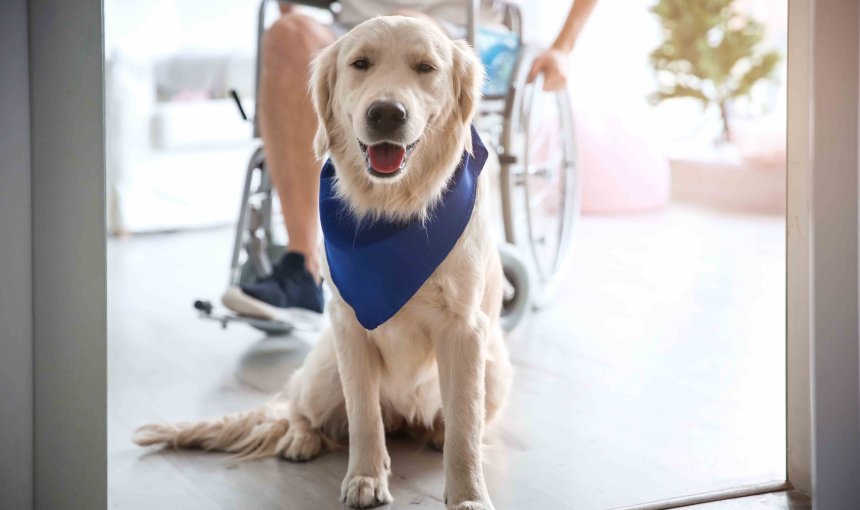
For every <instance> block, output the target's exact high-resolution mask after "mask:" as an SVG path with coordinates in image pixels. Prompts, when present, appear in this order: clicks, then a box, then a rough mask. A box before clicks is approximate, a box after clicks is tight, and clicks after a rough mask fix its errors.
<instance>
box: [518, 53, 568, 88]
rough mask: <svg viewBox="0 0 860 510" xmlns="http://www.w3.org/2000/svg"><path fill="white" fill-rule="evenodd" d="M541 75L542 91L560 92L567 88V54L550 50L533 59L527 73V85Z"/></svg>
mask: <svg viewBox="0 0 860 510" xmlns="http://www.w3.org/2000/svg"><path fill="white" fill-rule="evenodd" d="M540 74H543V89H544V90H545V91H547V92H554V91H557V90H561V89H563V88H564V87H566V86H567V53H565V52H563V51H562V50H559V49H557V48H550V49H548V50H546V51H544V52H543V53H541V54H540V55H538V57H537V58H536V59H535V61H534V63H532V68H531V71H529V76H528V80H527V81H528V83H532V82H534V81H535V78H537V77H538V75H540Z"/></svg>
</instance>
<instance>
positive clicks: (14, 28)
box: [0, 0, 33, 509]
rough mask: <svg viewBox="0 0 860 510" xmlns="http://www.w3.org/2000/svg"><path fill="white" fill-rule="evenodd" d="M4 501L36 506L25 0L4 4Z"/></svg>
mask: <svg viewBox="0 0 860 510" xmlns="http://www.w3.org/2000/svg"><path fill="white" fill-rule="evenodd" d="M0 49H2V50H0V51H2V56H0V91H2V93H0V261H2V266H0V495H2V496H0V506H2V507H3V508H15V509H17V508H22V509H26V508H31V507H32V504H33V462H32V460H33V459H32V452H33V432H32V429H33V371H32V368H33V344H32V340H33V336H32V321H33V313H32V308H31V302H32V296H31V288H30V276H31V271H30V109H29V105H30V97H29V92H28V90H27V88H28V72H29V68H28V62H27V0H4V1H3V2H2V3H0Z"/></svg>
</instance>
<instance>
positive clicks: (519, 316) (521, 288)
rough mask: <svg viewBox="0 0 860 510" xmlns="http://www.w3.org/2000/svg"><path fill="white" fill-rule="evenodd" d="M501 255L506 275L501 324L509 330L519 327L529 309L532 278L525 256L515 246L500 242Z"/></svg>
mask: <svg viewBox="0 0 860 510" xmlns="http://www.w3.org/2000/svg"><path fill="white" fill-rule="evenodd" d="M499 256H500V258H501V260H502V271H503V272H504V275H505V282H504V289H503V293H502V314H501V315H502V316H501V324H502V329H504V330H505V332H509V331H512V330H513V329H514V328H516V327H517V325H518V324H519V323H520V322H521V321H522V320H523V318H524V317H525V315H526V313H527V312H528V310H529V303H530V302H531V296H530V293H531V292H530V291H531V288H530V280H531V279H530V278H529V270H528V268H527V267H526V265H525V263H524V262H523V257H522V255H521V254H520V252H519V250H518V249H517V248H516V247H515V246H513V245H511V244H507V243H503V244H500V245H499Z"/></svg>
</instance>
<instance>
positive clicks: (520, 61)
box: [195, 0, 579, 333]
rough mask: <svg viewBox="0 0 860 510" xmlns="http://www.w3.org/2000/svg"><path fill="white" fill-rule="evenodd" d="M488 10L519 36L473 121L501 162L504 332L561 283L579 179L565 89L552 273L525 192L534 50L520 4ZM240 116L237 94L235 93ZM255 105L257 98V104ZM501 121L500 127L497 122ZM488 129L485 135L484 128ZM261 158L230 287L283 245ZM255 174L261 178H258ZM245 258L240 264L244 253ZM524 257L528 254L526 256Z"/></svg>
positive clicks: (263, 9) (261, 26) (560, 98)
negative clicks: (497, 89)
mask: <svg viewBox="0 0 860 510" xmlns="http://www.w3.org/2000/svg"><path fill="white" fill-rule="evenodd" d="M270 2H277V3H279V2H280V0H261V2H260V8H259V13H258V20H257V21H258V27H257V57H256V77H255V90H257V91H259V85H260V73H261V69H262V64H263V62H262V58H263V55H262V40H263V36H264V33H265V30H266V28H265V21H266V14H267V10H268V7H269V4H270ZM290 3H294V4H300V5H305V6H310V7H315V8H320V9H325V10H328V11H329V12H333V10H332V6H333V4H335V3H336V2H333V1H328V0H300V1H294V2H290ZM481 5H482V4H481V0H468V15H467V27H466V29H467V36H468V41H469V43H470V44H471V45H472V46H473V47H474V48H475V50H476V51H478V50H479V49H478V47H477V44H478V30H479V20H478V18H479V14H480V8H481ZM492 5H493V7H495V8H500V9H501V14H502V21H503V23H504V24H505V25H506V26H507V27H508V28H509V29H510V30H511V31H513V32H514V33H516V34H517V36H518V39H519V42H520V48H521V52H520V55H519V56H518V58H517V62H516V65H515V68H514V72H513V74H512V76H511V79H510V82H509V88H508V93H507V94H505V95H503V96H497V97H493V96H490V97H485V98H484V100H483V101H482V102H481V107H480V109H479V114H478V117H477V118H476V120H475V123H476V125H477V127H478V129H479V130H480V131H481V132H482V133H490V134H491V135H492V136H491V137H488V138H489V139H488V140H487V141H486V142H487V144H488V145H490V146H491V147H492V148H493V149H495V152H496V154H497V155H498V159H499V166H500V173H499V184H500V191H501V197H500V199H501V200H500V205H501V216H502V226H503V229H502V230H503V233H504V241H505V243H503V244H502V245H500V246H499V253H500V255H501V258H502V265H503V268H504V272H505V278H506V285H505V302H504V306H503V314H502V325H503V327H504V328H505V329H506V330H511V329H513V328H514V327H515V326H516V325H517V324H518V323H519V322H520V320H521V319H522V318H523V317H524V315H525V313H526V312H527V310H528V309H529V308H530V306H536V307H539V306H542V305H543V304H545V303H546V302H547V301H548V300H549V299H550V298H551V297H552V295H553V293H554V291H555V289H556V286H557V281H558V277H559V275H560V274H562V273H563V271H564V270H565V268H566V266H567V261H568V253H569V249H568V248H569V246H570V243H571V235H572V230H573V223H574V221H575V219H576V216H577V214H578V211H579V186H578V174H577V172H576V165H575V146H574V142H573V119H572V113H571V108H570V99H569V97H568V94H567V91H566V90H563V91H560V92H554V93H551V94H552V95H553V96H554V98H555V100H556V108H557V111H558V114H559V118H558V120H559V127H560V130H561V131H562V132H563V133H562V135H560V136H559V138H560V140H561V147H560V149H561V151H562V154H561V155H560V160H559V164H560V168H559V169H558V174H559V178H560V179H562V190H561V194H562V201H563V203H562V210H561V212H560V217H559V218H558V225H557V232H556V236H557V240H556V245H557V249H556V250H555V253H554V256H553V257H551V259H552V260H551V261H550V263H549V267H542V266H544V265H545V264H544V262H543V261H542V260H541V257H540V256H539V254H538V249H539V247H538V244H539V242H540V239H538V237H537V235H538V234H536V228H535V225H534V223H535V218H534V217H533V216H534V213H533V211H532V209H533V206H532V204H531V203H530V201H529V197H530V194H531V193H532V192H533V191H534V190H535V188H536V187H537V186H538V185H539V182H538V180H539V178H540V177H541V176H543V175H546V174H547V172H548V170H547V169H541V168H538V167H535V166H534V165H532V164H531V163H530V162H529V150H530V149H531V147H530V139H529V127H530V125H531V123H532V122H533V120H534V119H533V113H534V111H535V109H534V108H532V106H533V102H534V100H535V97H536V94H542V93H543V92H540V91H539V90H538V89H539V86H538V85H537V84H535V85H526V79H525V78H526V76H527V73H528V72H529V69H530V64H531V62H532V60H533V58H534V55H535V54H536V52H537V50H536V48H534V47H531V46H526V45H523V43H522V41H523V16H522V11H521V10H520V8H519V6H518V5H517V4H516V3H514V2H512V1H511V0H493V1H492ZM234 99H236V101H237V104H238V105H239V108H240V112H241V113H242V115H243V117H244V116H245V114H244V111H243V110H242V107H241V103H240V102H239V100H238V96H236V95H235V93H234ZM255 99H256V98H255ZM258 110H259V102H258V101H256V100H255V105H254V116H253V119H250V120H251V121H252V123H253V136H254V137H255V138H259V137H260V128H259V122H258V118H259V116H258ZM499 121H501V122H499ZM484 128H486V129H484ZM518 144H522V145H523V149H524V154H518V153H516V152H515V150H514V147H515V146H517V145H518ZM265 164H266V162H265V154H264V151H263V146H262V145H261V146H260V147H258V148H257V149H256V150H255V151H254V153H253V154H252V155H251V158H250V160H249V163H248V167H247V171H246V175H245V184H244V190H243V194H242V203H241V205H240V211H239V218H238V223H237V226H236V233H235V238H234V244H233V251H232V255H231V263H230V275H229V282H228V285H231V286H237V285H240V284H241V283H245V282H247V281H250V280H253V279H254V278H259V277H263V276H266V275H268V274H270V273H271V271H272V262H271V261H272V260H277V259H278V258H279V257H280V256H281V254H282V253H283V251H284V249H285V247H284V246H280V245H278V244H277V243H276V241H275V240H274V236H273V232H272V222H273V218H272V216H273V188H272V184H271V181H270V179H269V174H268V172H267V171H266V169H265ZM255 175H258V177H257V178H256V179H255ZM520 189H521V190H522V194H521V196H519V200H523V199H524V200H525V205H526V207H525V215H524V218H522V219H523V220H524V221H525V226H522V225H519V226H518V221H519V220H520V217H519V216H518V214H517V211H516V208H517V200H518V191H519V190H520ZM243 250H244V251H245V252H246V253H247V258H246V260H245V261H244V262H243V261H242V251H243ZM524 252H525V254H524ZM195 308H197V309H198V310H199V311H200V312H201V315H202V316H205V317H207V318H213V319H216V320H218V321H219V322H221V323H222V325H223V326H225V327H226V325H227V323H228V322H232V321H243V322H247V323H249V324H251V325H252V326H254V327H256V328H258V329H262V330H265V331H267V332H269V333H285V332H288V331H290V330H291V329H293V325H291V324H289V323H286V322H283V321H261V320H259V319H250V318H245V317H240V316H230V315H220V316H218V315H214V314H213V313H212V306H211V305H210V304H208V303H206V302H197V303H195Z"/></svg>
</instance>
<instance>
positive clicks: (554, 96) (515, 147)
mask: <svg viewBox="0 0 860 510" xmlns="http://www.w3.org/2000/svg"><path fill="white" fill-rule="evenodd" d="M531 54H532V55H533V54H534V53H531ZM528 55H529V53H528V52H524V57H523V58H521V59H520V65H519V69H518V70H517V73H516V74H515V81H514V86H513V88H512V91H511V94H510V95H509V97H508V105H507V112H508V115H507V116H506V120H505V128H504V132H503V133H502V140H501V142H502V149H503V151H504V154H502V155H501V157H500V160H501V163H502V165H501V166H502V172H501V178H502V214H503V216H504V227H505V237H506V238H507V241H508V242H510V243H513V244H515V245H517V246H519V247H520V248H521V249H522V250H523V252H525V253H526V254H527V259H528V262H529V267H530V269H531V274H532V275H533V282H534V289H533V292H532V304H533V305H535V306H537V307H541V306H543V305H545V304H546V303H547V302H548V301H550V300H551V299H552V297H553V296H554V294H555V292H556V291H557V288H558V282H559V280H560V278H561V277H562V276H563V274H564V272H565V270H566V268H567V262H568V254H569V251H570V245H571V236H572V233H573V225H574V223H575V221H576V219H577V216H578V214H579V199H578V198H579V178H578V177H579V175H578V172H577V169H576V164H575V163H576V154H575V145H574V129H573V118H572V111H571V105H570V98H569V96H568V94H567V92H566V91H561V92H553V93H547V92H544V91H543V83H542V81H541V80H540V79H538V80H536V81H535V83H533V84H526V83H525V81H526V76H527V73H528V71H529V69H530V63H531V61H532V59H531V58H528Z"/></svg>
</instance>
